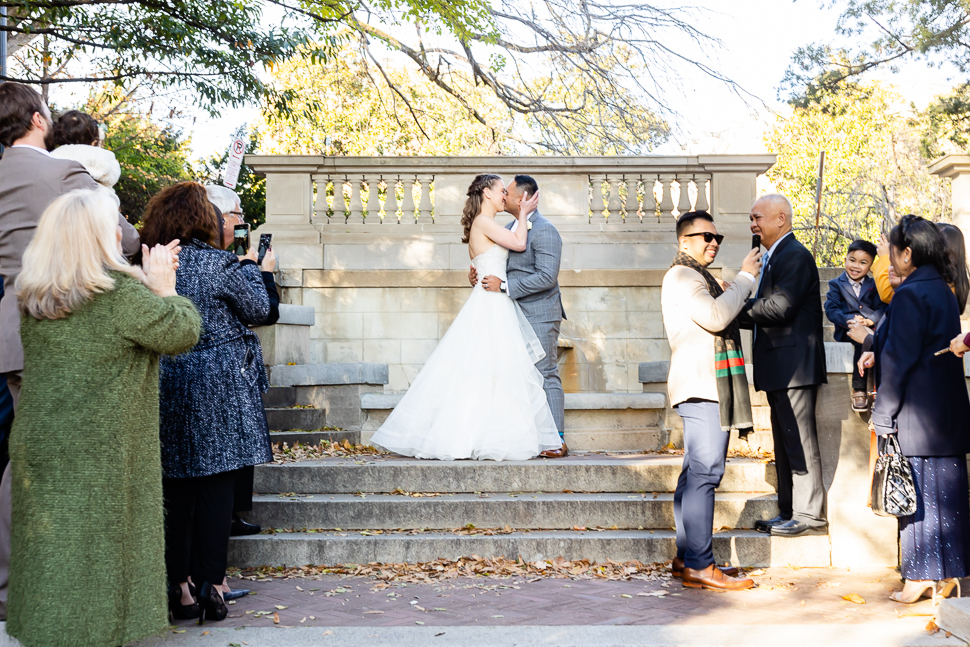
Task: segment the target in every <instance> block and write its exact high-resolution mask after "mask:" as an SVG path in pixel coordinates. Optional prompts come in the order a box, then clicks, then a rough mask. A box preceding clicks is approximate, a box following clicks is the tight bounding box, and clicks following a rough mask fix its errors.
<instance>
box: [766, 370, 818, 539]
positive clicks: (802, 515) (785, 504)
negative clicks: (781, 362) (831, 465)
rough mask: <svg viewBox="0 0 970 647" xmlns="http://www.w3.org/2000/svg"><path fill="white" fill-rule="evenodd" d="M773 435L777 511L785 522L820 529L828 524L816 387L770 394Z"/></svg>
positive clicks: (771, 392) (769, 392)
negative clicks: (793, 521)
mask: <svg viewBox="0 0 970 647" xmlns="http://www.w3.org/2000/svg"><path fill="white" fill-rule="evenodd" d="M766 395H767V396H768V404H769V405H770V407H771V436H772V439H773V440H774V444H775V471H776V472H777V473H778V509H779V510H780V512H781V516H782V517H783V518H786V519H795V520H797V521H802V522H804V523H807V524H808V525H810V526H817V525H819V524H821V523H822V522H824V521H825V515H824V512H823V510H822V509H823V506H824V504H825V489H824V487H823V485H822V459H821V455H820V454H819V450H818V431H817V429H816V426H815V403H816V400H817V398H818V387H817V386H805V387H800V388H797V389H785V390H782V391H768V392H767V394H766Z"/></svg>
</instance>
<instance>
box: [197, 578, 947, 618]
mask: <svg viewBox="0 0 970 647" xmlns="http://www.w3.org/2000/svg"><path fill="white" fill-rule="evenodd" d="M752 573H753V574H754V577H755V580H756V581H757V582H758V588H756V589H753V590H750V591H744V592H738V593H715V592H709V591H699V590H694V589H684V588H683V587H682V586H681V584H680V582H679V581H678V580H655V581H647V582H644V581H639V580H631V581H605V580H569V579H552V578H543V579H540V580H534V581H529V580H527V579H525V578H521V577H519V578H508V579H503V578H467V577H466V578H456V579H452V580H445V581H440V582H435V583H432V584H403V583H391V585H390V586H389V587H387V588H383V583H381V582H379V581H378V580H375V579H373V578H369V577H346V576H344V577H342V576H336V575H325V576H321V577H320V578H319V579H314V578H294V579H287V580H282V579H280V580H274V579H266V580H264V581H256V582H252V581H248V580H243V581H240V580H237V579H232V580H231V581H230V583H231V585H232V586H233V587H234V588H235V587H240V588H251V589H252V590H253V591H254V592H255V595H251V596H247V597H244V598H241V599H240V600H238V601H237V602H236V604H233V605H232V606H230V616H229V617H228V618H227V619H226V620H224V621H223V622H221V623H207V624H211V625H212V626H213V627H219V628H232V627H244V626H245V627H273V626H274V620H273V613H278V614H279V625H276V626H282V627H308V626H329V627H392V626H412V627H413V626H415V625H421V624H424V625H427V626H486V625H495V626H506V625H517V626H525V625H531V626H536V625H545V626H550V625H696V624H709V625H738V624H749V625H780V624H802V625H811V624H820V623H821V624H831V623H841V624H858V623H868V622H893V621H896V620H897V619H900V618H905V619H906V620H907V621H908V622H910V623H912V621H913V618H914V617H920V616H925V617H926V620H929V619H930V618H931V617H932V616H933V614H934V607H933V606H932V603H931V602H930V601H929V600H926V601H923V602H920V603H918V604H916V605H913V606H909V607H905V606H902V605H898V604H896V603H894V602H891V601H889V600H888V598H887V595H888V593H889V592H890V591H891V590H893V589H897V588H899V586H900V581H899V574H898V573H897V572H895V571H894V570H892V569H858V570H856V569H853V570H848V569H835V568H804V569H790V568H772V569H759V570H754V571H752ZM851 593H855V594H858V595H860V596H861V597H862V598H863V599H865V601H866V603H865V604H856V603H853V602H848V601H846V600H844V599H843V598H842V596H843V595H848V594H851ZM278 606H280V607H285V608H283V609H279V608H278ZM260 612H266V613H265V615H264V614H263V613H260ZM178 624H179V625H182V626H181V627H180V629H184V628H186V625H191V624H192V621H181V622H179V623H178Z"/></svg>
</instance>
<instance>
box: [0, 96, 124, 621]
mask: <svg viewBox="0 0 970 647" xmlns="http://www.w3.org/2000/svg"><path fill="white" fill-rule="evenodd" d="M53 135H54V124H53V122H52V120H51V112H50V109H48V107H47V106H46V105H45V104H44V101H43V99H42V98H41V96H40V94H39V93H37V92H36V91H35V90H33V89H31V88H29V87H27V86H26V85H21V84H19V83H3V84H0V145H3V146H4V147H6V148H5V150H4V152H3V157H2V158H0V278H2V279H3V285H4V288H5V290H6V295H5V296H4V298H3V300H0V374H2V375H4V376H5V377H6V379H7V387H8V388H9V389H10V395H11V396H13V407H14V411H16V408H17V401H18V400H19V399H20V381H21V373H22V371H23V368H24V349H23V346H21V344H20V312H19V310H18V307H17V296H16V292H15V290H14V283H15V281H16V280H17V275H18V274H20V267H21V259H22V258H23V255H24V250H25V249H27V245H28V244H29V243H30V240H31V239H32V238H33V237H34V230H35V229H36V228H37V221H38V220H40V216H41V214H43V213H44V210H45V209H46V208H47V205H49V204H50V203H51V202H53V201H54V200H55V199H56V198H58V197H59V196H61V195H63V194H65V193H67V192H69V191H73V190H74V189H95V190H96V189H97V188H98V184H97V183H96V182H95V181H94V179H93V178H92V177H91V176H90V175H89V174H88V172H87V171H85V170H84V167H83V166H81V165H80V164H79V163H78V162H74V161H70V160H61V159H55V158H53V157H51V155H50V153H49V152H48V151H49V150H50V149H51V148H53V143H54V141H53V140H54V138H53ZM118 221H119V225H120V227H121V229H122V234H123V238H122V248H123V249H124V251H125V253H126V254H134V253H135V252H136V251H137V250H138V246H139V239H138V232H137V231H135V228H134V227H132V226H131V225H130V224H129V223H128V221H127V220H125V218H124V217H123V216H121V215H120V214H119V216H118ZM9 472H10V466H9V465H8V466H7V468H6V469H5V470H4V472H3V479H2V481H0V616H2V617H3V618H5V617H6V602H7V566H8V563H9V558H10V483H9Z"/></svg>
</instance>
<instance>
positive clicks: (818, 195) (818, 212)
mask: <svg viewBox="0 0 970 647" xmlns="http://www.w3.org/2000/svg"><path fill="white" fill-rule="evenodd" d="M824 174H825V151H822V154H821V155H820V156H819V158H818V184H816V185H815V245H814V247H813V250H812V253H813V254H814V255H815V258H816V259H817V258H818V239H819V225H820V222H819V220H820V218H821V216H822V178H823V176H824Z"/></svg>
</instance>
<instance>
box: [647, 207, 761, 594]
mask: <svg viewBox="0 0 970 647" xmlns="http://www.w3.org/2000/svg"><path fill="white" fill-rule="evenodd" d="M722 240H724V237H723V236H721V235H720V234H718V233H717V228H716V227H715V226H714V219H713V218H712V217H711V214H709V213H707V212H706V211H690V212H687V213H685V214H683V215H681V216H680V218H678V220H677V245H678V252H677V255H676V256H675V257H674V262H673V264H672V265H671V267H670V270H669V271H668V272H667V273H666V274H665V275H664V280H663V287H662V288H661V291H660V307H661V310H662V311H663V319H664V327H665V328H666V330H667V341H668V342H669V343H670V372H669V374H668V376H667V394H668V397H669V398H670V404H671V406H672V407H673V408H674V409H675V410H676V411H677V413H678V414H680V416H681V418H683V419H684V464H683V467H682V469H681V473H680V478H679V479H678V480H677V489H676V491H675V493H674V520H675V523H676V525H677V556H676V558H675V559H674V560H673V563H672V564H671V567H670V570H671V571H672V573H673V575H674V577H680V578H682V579H683V581H684V586H686V587H688V588H705V589H712V590H716V591H739V590H742V589H749V588H751V587H752V586H754V582H753V581H752V580H750V579H748V578H739V577H736V576H737V575H738V569H736V568H723V569H722V568H718V566H717V564H716V563H715V561H714V552H713V547H712V537H711V529H712V528H713V525H714V490H715V488H717V486H718V485H720V483H721V477H722V476H724V461H725V459H726V458H727V449H728V440H729V439H730V432H731V429H732V428H734V429H738V430H739V431H740V432H741V433H747V432H750V431H752V429H753V428H754V424H753V419H752V415H751V403H750V400H749V398H748V379H747V376H746V375H745V371H744V357H743V356H742V353H741V331H740V329H739V328H738V325H737V323H735V318H736V317H737V316H738V313H739V312H741V309H742V308H743V307H744V305H745V302H746V301H747V299H748V295H750V294H751V292H752V290H754V287H755V281H756V278H755V277H757V276H758V273H759V272H760V271H761V251H760V250H758V249H752V250H751V251H750V252H749V253H748V255H747V257H745V259H744V262H743V263H742V264H741V271H740V272H738V275H737V276H736V277H735V279H734V282H733V283H732V284H731V285H724V284H722V283H721V282H720V281H718V279H716V278H715V277H714V276H713V275H712V274H711V273H710V272H708V271H707V268H708V266H709V265H710V264H711V263H713V262H714V259H715V258H716V257H717V252H718V249H720V246H721V241H722Z"/></svg>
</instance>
